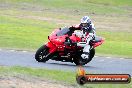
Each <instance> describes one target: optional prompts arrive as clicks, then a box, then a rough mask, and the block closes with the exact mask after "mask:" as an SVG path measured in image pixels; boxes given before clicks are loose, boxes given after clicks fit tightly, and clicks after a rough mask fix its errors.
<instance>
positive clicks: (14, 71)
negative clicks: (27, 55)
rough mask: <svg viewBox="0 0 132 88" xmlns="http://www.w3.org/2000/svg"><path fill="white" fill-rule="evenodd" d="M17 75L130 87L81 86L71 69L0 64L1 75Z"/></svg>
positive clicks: (126, 87) (66, 81)
mask: <svg viewBox="0 0 132 88" xmlns="http://www.w3.org/2000/svg"><path fill="white" fill-rule="evenodd" d="M17 75H27V76H34V77H38V78H42V79H48V80H54V81H57V82H58V83H66V84H70V85H72V86H74V87H76V88H80V87H81V88H106V87H107V88H130V87H132V83H130V84H86V85H84V86H79V85H78V84H77V83H76V78H75V77H76V73H75V72H74V73H73V72H70V71H67V72H65V71H59V70H48V69H37V68H28V67H19V66H15V67H3V66H0V76H17Z"/></svg>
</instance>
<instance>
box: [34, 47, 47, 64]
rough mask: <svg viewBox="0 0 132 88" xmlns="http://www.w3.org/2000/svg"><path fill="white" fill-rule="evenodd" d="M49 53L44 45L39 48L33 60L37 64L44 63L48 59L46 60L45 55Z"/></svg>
mask: <svg viewBox="0 0 132 88" xmlns="http://www.w3.org/2000/svg"><path fill="white" fill-rule="evenodd" d="M48 53H49V49H48V47H47V46H46V45H43V46H41V47H40V48H39V49H38V50H37V51H36V54H35V59H36V61H38V62H46V61H48V60H49V59H48V58H46V55H47V54H48Z"/></svg>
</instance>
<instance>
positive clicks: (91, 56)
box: [74, 48, 95, 65]
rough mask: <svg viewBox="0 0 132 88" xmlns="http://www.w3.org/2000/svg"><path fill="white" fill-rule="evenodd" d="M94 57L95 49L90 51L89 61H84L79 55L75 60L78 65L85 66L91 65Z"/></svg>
mask: <svg viewBox="0 0 132 88" xmlns="http://www.w3.org/2000/svg"><path fill="white" fill-rule="evenodd" d="M94 55H95V49H94V48H93V49H91V50H90V54H89V58H88V59H86V60H83V59H82V57H81V55H79V56H78V57H77V58H76V59H74V63H75V64H76V65H85V64H87V63H89V62H90V61H91V60H92V58H93V57H94Z"/></svg>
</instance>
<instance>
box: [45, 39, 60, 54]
mask: <svg viewBox="0 0 132 88" xmlns="http://www.w3.org/2000/svg"><path fill="white" fill-rule="evenodd" d="M46 46H47V47H48V48H49V53H54V52H55V51H56V50H57V47H56V46H55V45H54V44H53V43H52V42H51V41H49V42H48V43H47V44H46Z"/></svg>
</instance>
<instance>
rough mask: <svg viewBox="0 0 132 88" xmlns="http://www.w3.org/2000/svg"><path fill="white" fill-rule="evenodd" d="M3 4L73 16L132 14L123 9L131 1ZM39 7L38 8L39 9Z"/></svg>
mask: <svg viewBox="0 0 132 88" xmlns="http://www.w3.org/2000/svg"><path fill="white" fill-rule="evenodd" d="M1 2H6V3H12V4H14V6H13V7H16V6H17V8H19V9H20V8H25V6H27V5H30V7H29V6H27V7H28V8H29V9H31V8H35V6H39V7H44V8H46V9H52V10H54V11H55V10H56V11H57V12H61V13H67V12H69V14H70V15H71V13H75V12H74V11H76V10H78V11H79V12H81V14H82V13H85V14H88V13H95V14H115V13H118V14H124V13H131V11H129V10H128V9H126V8H123V7H126V6H127V7H131V6H132V4H131V3H132V1H130V0H111V1H108V0H101V1H98V0H92V1H91V0H69V1H67V0H39V1H36V0H11V1H10V0H1ZM39 7H38V8H39Z"/></svg>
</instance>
